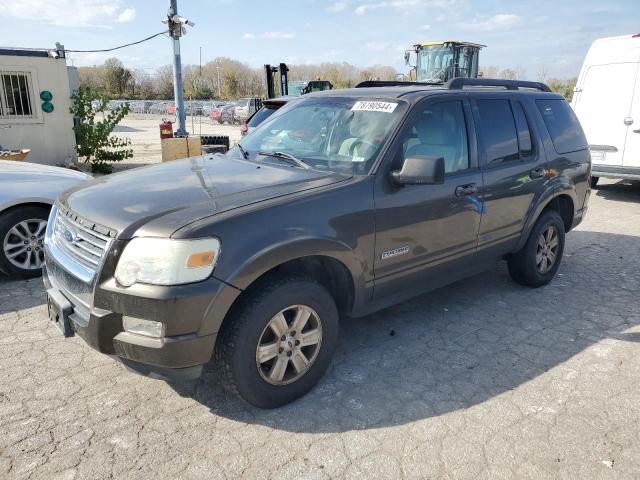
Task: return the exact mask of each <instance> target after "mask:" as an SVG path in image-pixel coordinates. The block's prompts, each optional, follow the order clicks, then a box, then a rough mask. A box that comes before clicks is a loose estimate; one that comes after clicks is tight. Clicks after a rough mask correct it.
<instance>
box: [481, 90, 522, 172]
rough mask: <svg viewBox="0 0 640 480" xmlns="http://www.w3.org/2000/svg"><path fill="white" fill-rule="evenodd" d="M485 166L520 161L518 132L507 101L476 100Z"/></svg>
mask: <svg viewBox="0 0 640 480" xmlns="http://www.w3.org/2000/svg"><path fill="white" fill-rule="evenodd" d="M476 103H477V104H478V110H479V111H480V121H481V123H482V125H481V131H482V137H483V139H484V144H485V148H486V150H487V165H490V166H493V165H495V164H499V163H503V162H510V161H513V160H519V159H520V153H519V149H518V132H517V131H516V124H515V120H514V118H513V112H512V111H511V105H510V102H509V100H501V99H495V100H477V101H476Z"/></svg>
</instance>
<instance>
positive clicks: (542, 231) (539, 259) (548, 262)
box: [507, 210, 565, 288]
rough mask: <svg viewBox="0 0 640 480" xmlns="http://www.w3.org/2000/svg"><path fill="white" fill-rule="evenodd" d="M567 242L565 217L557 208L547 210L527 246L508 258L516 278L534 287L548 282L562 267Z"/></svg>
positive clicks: (537, 223)
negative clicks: (561, 215)
mask: <svg viewBox="0 0 640 480" xmlns="http://www.w3.org/2000/svg"><path fill="white" fill-rule="evenodd" d="M564 241H565V231H564V222H563V221H562V217H560V215H559V214H558V212H556V211H555V210H548V211H546V212H544V213H543V214H542V215H541V216H540V218H539V219H538V221H537V222H536V224H535V225H534V226H533V229H532V230H531V234H530V235H529V239H528V240H527V243H525V245H524V247H522V249H521V250H519V251H518V252H516V253H513V254H511V255H510V256H509V257H508V258H507V263H508V266H509V274H510V275H511V278H512V279H513V281H514V282H516V283H519V284H520V285H525V286H528V287H534V288H535V287H541V286H543V285H546V284H547V283H549V282H550V281H551V280H552V279H553V277H554V276H555V275H556V273H557V272H558V268H560V263H561V261H562V254H563V252H564Z"/></svg>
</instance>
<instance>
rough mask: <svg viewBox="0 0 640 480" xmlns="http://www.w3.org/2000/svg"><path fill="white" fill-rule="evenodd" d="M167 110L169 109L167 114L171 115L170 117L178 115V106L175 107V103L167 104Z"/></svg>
mask: <svg viewBox="0 0 640 480" xmlns="http://www.w3.org/2000/svg"><path fill="white" fill-rule="evenodd" d="M166 108H167V111H166V112H165V113H167V114H170V115H173V114H175V113H176V105H175V103H173V102H167V103H166Z"/></svg>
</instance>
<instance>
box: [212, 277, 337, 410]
mask: <svg viewBox="0 0 640 480" xmlns="http://www.w3.org/2000/svg"><path fill="white" fill-rule="evenodd" d="M292 306H296V307H301V308H304V309H309V315H310V316H309V319H308V320H307V323H306V326H305V327H304V328H303V329H302V331H301V332H293V333H291V330H293V323H294V320H295V315H296V313H295V312H296V311H297V310H287V309H288V308H291V307H292ZM283 311H284V313H283ZM280 313H283V315H284V317H285V320H286V321H287V323H286V325H287V326H288V328H290V329H291V330H289V332H290V333H291V335H294V334H295V335H297V336H296V337H295V338H298V339H302V341H305V340H304V338H305V335H306V336H307V337H308V338H310V337H311V336H313V335H314V332H315V337H314V338H316V337H317V336H318V335H317V331H318V325H319V326H320V331H321V335H320V341H319V342H318V343H316V344H315V346H314V345H311V346H304V345H302V346H299V347H298V346H297V345H298V343H299V341H300V340H296V343H295V345H294V344H293V343H292V342H291V341H289V339H291V338H292V337H290V336H289V333H287V336H286V338H287V340H285V341H282V338H284V337H276V330H275V329H273V328H272V327H271V325H272V322H273V321H275V320H274V319H275V318H276V317H278V316H279V314H280ZM315 316H317V320H318V321H316V318H315ZM228 318H229V320H228V321H227V322H228V323H225V324H223V326H222V330H221V332H220V335H219V337H218V342H217V345H216V353H215V357H216V358H215V359H216V361H217V363H218V367H219V368H221V370H222V372H223V375H222V377H223V380H224V381H225V383H226V386H227V388H228V389H229V390H231V391H233V392H234V393H236V394H238V395H239V396H240V397H241V398H243V399H244V400H245V401H247V402H248V403H250V404H252V405H254V406H256V407H259V408H275V407H279V406H281V405H285V404H287V403H289V402H292V401H294V400H296V399H297V398H299V397H301V396H303V395H304V394H305V393H307V392H308V391H309V390H311V389H312V388H313V387H314V386H315V384H316V383H317V382H318V380H319V379H320V377H322V375H323V374H324V372H325V370H326V369H327V367H328V366H329V363H330V362H331V357H332V356H333V352H334V350H335V347H336V343H337V341H338V324H339V321H338V310H337V308H336V304H335V302H334V300H333V298H332V297H331V295H330V294H329V292H327V290H326V289H325V288H324V287H323V286H322V285H320V284H318V283H317V282H315V281H314V280H311V279H306V278H277V277H272V278H270V279H267V280H266V281H264V282H261V283H260V284H259V285H257V286H256V287H255V288H252V290H251V291H250V292H248V293H247V297H246V298H244V299H241V301H240V304H239V305H238V306H237V307H234V308H233V310H232V312H231V315H230V316H229V317H228ZM305 332H306V333H305ZM309 332H311V334H312V335H311V336H309V335H308V333H309ZM269 336H272V338H269ZM259 344H260V345H263V348H265V349H270V348H271V347H273V346H275V351H277V352H278V353H277V354H276V353H275V351H274V352H273V353H272V354H275V356H274V357H272V358H271V359H270V360H266V361H264V363H259V360H258V346H259ZM287 344H288V346H287ZM283 345H285V347H286V348H287V350H288V349H290V348H292V347H293V348H294V349H299V350H300V351H303V353H304V355H305V358H306V359H307V360H308V361H309V366H308V367H305V368H307V369H306V370H303V373H298V369H297V368H295V365H294V361H293V360H294V358H295V359H297V360H299V359H300V358H301V357H299V354H298V353H297V351H294V352H292V353H293V356H289V354H288V353H287V352H286V351H283V350H284V349H283V348H282V346H283ZM278 347H280V348H278ZM268 356H269V355H265V358H267V357H268ZM300 361H301V360H300ZM277 362H281V364H282V363H283V362H286V366H285V367H284V368H285V370H282V368H280V369H277V368H276V363H277ZM295 363H298V362H295ZM281 371H282V372H283V376H281V377H280V375H278V373H279V372H281ZM271 377H272V378H273V380H269V378H271ZM278 377H280V378H281V380H278Z"/></svg>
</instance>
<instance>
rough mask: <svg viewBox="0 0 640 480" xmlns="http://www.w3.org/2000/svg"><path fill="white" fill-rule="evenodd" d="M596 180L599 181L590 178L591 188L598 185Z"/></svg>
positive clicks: (598, 178)
mask: <svg viewBox="0 0 640 480" xmlns="http://www.w3.org/2000/svg"><path fill="white" fill-rule="evenodd" d="M598 180H600V177H591V188H596V185H598Z"/></svg>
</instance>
